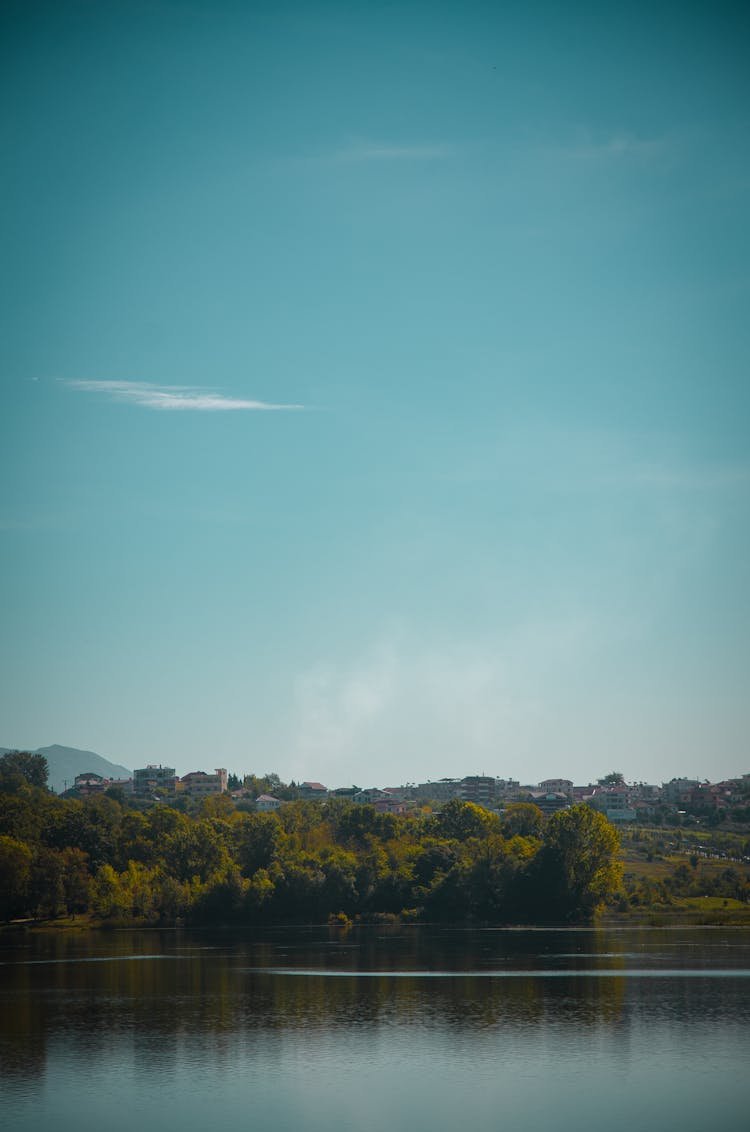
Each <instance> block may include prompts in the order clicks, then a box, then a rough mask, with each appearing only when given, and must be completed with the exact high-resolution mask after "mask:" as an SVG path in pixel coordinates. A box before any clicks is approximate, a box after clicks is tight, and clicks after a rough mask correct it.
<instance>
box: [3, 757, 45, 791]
mask: <svg viewBox="0 0 750 1132" xmlns="http://www.w3.org/2000/svg"><path fill="white" fill-rule="evenodd" d="M48 774H49V766H48V765H47V760H46V758H45V757H44V755H35V754H33V753H32V752H31V751H8V753H7V755H3V757H2V758H1V759H0V778H6V777H9V778H12V777H14V776H16V775H20V776H21V778H23V779H25V780H26V782H27V783H28V784H29V786H39V787H41V788H42V789H43V788H44V787H45V786H46V785H47V775H48Z"/></svg>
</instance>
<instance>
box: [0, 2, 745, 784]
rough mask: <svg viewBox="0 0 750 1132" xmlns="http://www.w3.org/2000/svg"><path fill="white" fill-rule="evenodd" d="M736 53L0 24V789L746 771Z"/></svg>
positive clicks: (664, 37)
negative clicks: (70, 778)
mask: <svg viewBox="0 0 750 1132" xmlns="http://www.w3.org/2000/svg"><path fill="white" fill-rule="evenodd" d="M749 50H750V15H749V14H748V10H747V6H746V5H743V4H735V3H722V2H721V0H719V2H712V3H710V4H709V3H702V4H695V3H681V4H679V5H678V4H671V3H661V4H656V5H654V4H652V3H644V4H640V3H628V4H622V5H609V4H600V3H598V4H585V3H576V2H571V3H569V4H565V5H561V4H558V3H533V2H531V3H517V4H516V3H492V4H487V3H478V2H472V0H466V2H463V3H441V2H440V0H430V2H425V3H421V2H409V0H403V2H401V3H398V4H396V3H388V2H387V0H380V2H378V3H374V2H373V3H357V2H356V0H347V2H345V3H339V2H335V0H331V2H329V3H317V2H315V0H307V2H305V3H288V2H285V0H274V2H273V3H270V2H269V3H253V2H251V0H245V2H239V0H153V2H149V0H109V2H108V3H106V4H102V3H96V2H94V0H90V2H84V0H54V2H51V3H42V2H39V0H21V2H14V0H10V2H9V0H5V2H4V3H3V5H2V6H1V7H0V114H2V123H1V135H0V136H1V138H2V143H1V144H2V151H3V154H4V160H3V162H2V165H3V173H2V183H1V187H0V193H1V194H2V207H1V208H0V228H1V230H2V252H1V253H0V260H1V261H2V265H3V266H2V270H0V397H1V400H0V422H2V424H1V425H0V427H1V428H2V442H3V454H4V460H3V472H2V476H1V477H0V583H1V584H0V638H2V641H3V647H2V650H1V654H0V657H1V658H0V744H2V745H4V746H8V747H16V746H18V747H23V748H31V749H33V748H36V747H40V746H46V745H48V744H52V743H61V744H63V745H67V746H74V747H82V748H86V749H89V750H94V751H97V752H98V753H99V754H101V755H104V756H105V757H106V758H109V759H111V760H113V761H115V762H118V763H122V764H124V765H125V766H129V767H136V766H145V765H146V764H147V763H163V764H166V765H171V766H175V768H176V769H177V772H178V773H179V774H184V773H186V772H187V771H190V770H195V769H205V770H211V769H213V768H214V767H216V766H224V767H227V768H228V769H229V770H230V771H234V772H236V773H239V774H242V773H251V772H254V773H257V774H262V773H265V772H267V771H275V772H276V773H278V774H279V775H280V776H281V777H282V778H283V779H284V780H289V779H294V780H296V781H300V780H317V781H321V782H323V783H324V784H326V785H328V786H340V785H349V784H351V783H356V784H357V785H360V786H370V785H378V786H386V785H397V784H399V783H404V782H418V781H425V780H427V779H433V780H434V779H438V778H440V777H443V776H463V775H465V774H480V773H486V774H494V775H497V776H499V777H503V778H517V779H519V780H520V781H522V782H528V783H535V782H538V781H540V780H541V779H543V778H546V777H552V776H555V777H558V776H562V777H566V778H570V779H573V780H574V781H576V782H581V783H586V782H589V781H592V780H594V779H595V778H596V777H599V776H601V775H603V774H605V773H607V772H609V771H611V770H613V769H614V770H620V771H622V772H623V773H624V774H625V777H626V778H627V779H628V780H645V781H649V782H661V781H665V780H668V779H670V778H671V777H673V776H678V775H683V774H684V775H688V776H691V777H696V778H709V779H711V780H717V779H720V778H723V777H726V776H729V775H734V774H738V773H742V772H747V771H750V756H749V754H748V731H749V727H748V725H749V724H750V707H749V705H750V695H749V694H748V689H749V687H750V680H749V679H748V677H749V676H750V615H749V614H750V600H749V598H748V579H749V578H750V553H749V551H750V506H749V504H750V442H749V437H750V382H749V377H750V375H749V373H748V361H749V360H750V318H749V317H748V312H749V311H750V302H749V300H750V267H749V265H750V254H749V253H750V246H749V245H750V239H749V235H750V221H749V220H748V217H750V208H749V205H750V199H749V198H750V132H749V131H748V125H749V121H750V68H748V66H747V59H748V52H749Z"/></svg>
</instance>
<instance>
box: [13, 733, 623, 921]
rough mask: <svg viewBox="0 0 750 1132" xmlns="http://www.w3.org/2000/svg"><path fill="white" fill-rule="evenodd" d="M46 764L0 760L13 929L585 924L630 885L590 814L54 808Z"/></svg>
mask: <svg viewBox="0 0 750 1132" xmlns="http://www.w3.org/2000/svg"><path fill="white" fill-rule="evenodd" d="M39 759H41V763H40V762H38V761H34V760H39ZM44 761H45V760H44V759H43V756H38V755H28V754H25V753H23V752H21V753H19V752H13V753H12V754H10V755H6V756H4V758H2V759H0V918H1V919H4V920H9V919H13V918H23V917H32V918H34V917H40V918H55V917H60V916H70V915H81V914H85V915H88V916H90V917H92V918H93V919H94V920H96V921H101V922H103V923H113V924H115V923H117V924H120V923H133V924H165V925H166V924H177V923H184V924H196V925H197V924H219V923H221V924H273V923H283V922H286V923H320V922H325V921H326V920H328V919H330V918H338V919H340V920H341V921H346V920H348V919H355V918H359V919H361V920H364V921H367V920H371V919H377V918H378V917H383V916H400V917H402V918H407V919H414V920H423V921H449V922H462V921H473V922H482V923H497V924H503V923H558V922H582V921H586V920H589V919H591V918H592V917H593V916H594V914H595V913H596V911H597V909H598V908H600V907H601V906H602V905H603V904H605V903H607V902H608V901H611V900H612V899H613V898H614V897H615V896H616V894H617V892H618V890H619V887H620V880H621V874H620V866H619V863H618V861H617V859H616V854H617V849H618V837H617V833H616V831H615V829H614V828H613V827H612V826H611V825H610V824H609V823H608V822H607V820H606V819H605V818H604V817H603V815H601V814H599V813H597V812H596V811H594V810H592V809H591V808H589V807H588V806H585V805H579V806H573V807H572V808H570V809H568V810H563V811H560V812H559V813H556V814H554V815H553V816H551V817H550V818H545V817H544V816H543V815H542V813H541V811H540V810H539V809H538V808H537V807H536V806H533V805H529V804H527V803H517V804H514V805H510V806H508V807H507V808H506V810H505V812H504V814H503V815H502V816H499V815H497V814H494V813H491V812H489V811H487V810H485V809H483V808H482V807H480V806H477V805H475V804H473V803H471V802H462V801H457V800H454V801H451V802H448V803H447V804H446V805H444V806H443V807H442V809H441V810H440V811H439V812H437V813H433V812H430V811H420V812H417V813H416V814H413V815H408V816H396V815H393V814H381V813H378V812H377V811H376V810H375V809H374V808H373V807H372V806H367V805H365V806H363V805H358V804H355V803H353V802H351V801H349V800H345V799H340V798H329V799H328V800H326V801H314V802H309V801H293V802H289V803H287V804H286V805H284V806H283V807H282V808H281V809H280V810H279V811H277V812H276V813H267V814H266V813H249V812H246V811H243V810H242V809H241V808H239V807H236V806H235V805H234V804H233V803H232V802H231V800H230V799H229V798H227V797H226V796H219V797H214V798H206V799H204V800H203V801H202V802H201V804H200V806H199V808H198V809H197V811H196V812H195V813H192V814H188V813H183V812H180V811H179V810H177V809H175V808H173V807H171V806H170V805H169V804H167V803H165V802H161V803H157V804H154V805H152V806H150V807H149V808H147V809H142V808H136V807H134V806H132V805H129V804H128V803H127V802H125V801H124V800H123V799H120V798H117V797H107V796H97V797H93V798H87V799H63V798H58V797H57V796H55V795H53V794H50V793H49V792H48V791H47V790H46V788H45V785H44V783H45V781H46V768H45V767H44V766H42V763H44Z"/></svg>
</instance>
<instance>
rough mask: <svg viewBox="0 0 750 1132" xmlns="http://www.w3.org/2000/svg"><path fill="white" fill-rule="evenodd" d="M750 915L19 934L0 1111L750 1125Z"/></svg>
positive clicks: (128, 1117) (9, 961)
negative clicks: (745, 924) (577, 923)
mask: <svg viewBox="0 0 750 1132" xmlns="http://www.w3.org/2000/svg"><path fill="white" fill-rule="evenodd" d="M749 1039H750V933H748V932H747V931H742V930H729V929H726V930H725V929H721V928H718V929H679V930H661V929H652V930H648V929H637V930H623V931H606V930H601V931H590V932H580V931H534V932H528V931H456V930H444V931H433V930H429V931H428V930H426V929H417V928H414V929H402V930H393V931H391V930H388V929H385V930H377V929H371V930H362V931H358V932H357V931H355V932H351V933H349V934H348V935H347V934H340V933H338V932H336V931H330V932H329V931H328V930H326V929H322V930H314V931H309V932H302V933H301V932H299V931H294V932H292V931H277V932H273V933H263V934H249V933H245V934H242V935H238V934H226V933H221V934H219V933H214V934H196V933H175V932H163V933H162V932H116V933H111V934H104V933H84V934H82V935H68V936H57V937H55V936H47V937H42V936H36V937H26V936H16V937H9V936H7V935H6V936H4V937H3V936H0V1124H1V1125H2V1127H3V1128H7V1129H9V1130H11V1129H12V1130H13V1132H45V1130H46V1129H49V1130H50V1132H52V1130H54V1132H68V1130H71V1132H72V1130H73V1129H75V1130H76V1132H81V1130H84V1132H86V1130H88V1129H91V1130H94V1129H95V1130H96V1132H101V1130H102V1129H104V1130H106V1132H120V1130H123V1132H124V1130H126V1129H127V1130H128V1132H129V1130H131V1129H136V1130H137V1132H150V1130H151V1129H160V1130H164V1129H173V1128H174V1129H177V1128H179V1129H181V1130H186V1132H193V1130H198V1129H201V1130H205V1129H209V1130H211V1132H218V1130H220V1129H224V1128H227V1129H230V1128H231V1129H232V1130H233V1132H234V1130H236V1129H253V1130H259V1132H263V1130H265V1129H269V1130H273V1132H282V1130H286V1129H294V1130H298V1129H305V1130H307V1129H310V1130H313V1132H317V1130H318V1129H320V1130H323V1129H325V1130H326V1132H330V1130H331V1129H364V1130H368V1129H372V1130H378V1132H380V1130H382V1129H385V1128H393V1129H407V1128H408V1129H410V1130H412V1132H413V1130H415V1129H430V1130H437V1132H442V1130H444V1129H445V1130H448V1129H450V1130H455V1129H461V1128H462V1127H463V1126H465V1125H466V1124H467V1123H468V1122H471V1125H472V1126H474V1127H476V1128H482V1129H484V1128H498V1129H499V1128H503V1129H508V1130H512V1132H522V1130H524V1129H535V1130H536V1129H555V1130H556V1132H558V1130H562V1132H565V1130H566V1129H571V1130H572V1129H576V1130H586V1129H597V1130H599V1129H603V1128H604V1129H608V1130H611V1132H617V1130H620V1129H627V1130H628V1132H631V1130H632V1128H633V1127H634V1126H636V1127H640V1128H643V1129H661V1128H668V1127H676V1128H678V1129H680V1130H681V1132H690V1130H696V1132H697V1130H699V1129H700V1130H701V1132H704V1130H705V1129H710V1128H716V1129H721V1130H722V1132H734V1130H735V1129H736V1130H738V1132H739V1130H740V1129H741V1130H742V1132H746V1129H747V1128H748V1127H750V1115H748V1114H750V1095H749V1094H748V1086H747V1067H748V1055H749V1054H750V1040H749Z"/></svg>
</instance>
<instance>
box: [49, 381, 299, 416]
mask: <svg viewBox="0 0 750 1132" xmlns="http://www.w3.org/2000/svg"><path fill="white" fill-rule="evenodd" d="M64 384H65V385H67V386H68V388H69V389H76V390H79V391H80V392H83V393H99V394H101V395H103V396H106V397H110V398H111V399H112V400H114V401H122V402H124V403H126V404H131V405H139V406H140V407H141V408H144V409H157V410H159V411H170V412H180V411H181V412H188V411H190V412H200V413H217V412H223V413H227V412H242V411H245V412H281V411H290V410H299V409H302V408H304V406H303V405H278V404H272V403H270V402H268V401H251V400H247V399H246V398H243V397H227V396H226V395H225V394H223V393H219V392H216V391H215V390H206V389H201V388H200V387H199V386H194V385H154V384H152V383H150V382H146V381H83V380H80V381H79V380H75V381H66V382H65V383H64Z"/></svg>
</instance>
